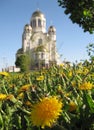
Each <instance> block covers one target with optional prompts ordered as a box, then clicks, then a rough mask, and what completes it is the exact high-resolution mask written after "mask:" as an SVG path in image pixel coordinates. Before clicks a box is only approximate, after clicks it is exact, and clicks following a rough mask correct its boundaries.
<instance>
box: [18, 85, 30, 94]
mask: <svg viewBox="0 0 94 130" xmlns="http://www.w3.org/2000/svg"><path fill="white" fill-rule="evenodd" d="M30 86H31V85H30V84H26V85H24V86H22V87H21V88H20V92H22V91H27V90H29V88H30Z"/></svg>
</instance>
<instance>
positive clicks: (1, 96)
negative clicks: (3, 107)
mask: <svg viewBox="0 0 94 130" xmlns="http://www.w3.org/2000/svg"><path fill="white" fill-rule="evenodd" d="M6 97H7V95H6V94H2V93H1V94H0V101H2V100H5V99H6Z"/></svg>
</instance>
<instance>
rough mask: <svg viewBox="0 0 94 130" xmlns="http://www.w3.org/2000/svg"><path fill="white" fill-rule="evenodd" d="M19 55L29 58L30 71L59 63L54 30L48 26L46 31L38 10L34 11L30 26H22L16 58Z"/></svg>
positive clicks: (41, 15)
mask: <svg viewBox="0 0 94 130" xmlns="http://www.w3.org/2000/svg"><path fill="white" fill-rule="evenodd" d="M21 54H28V55H29V56H30V59H31V65H30V69H35V68H38V69H39V68H42V67H47V68H48V67H49V66H51V65H52V64H57V65H58V64H60V62H61V61H60V56H59V54H58V52H57V49H56V28H55V27H54V26H49V28H48V30H46V18H45V15H44V14H43V13H42V12H41V11H40V10H36V11H35V12H34V13H33V14H32V16H31V20H30V24H26V25H25V26H24V30H23V34H22V48H20V49H19V50H18V51H17V53H16V58H17V57H18V56H20V55H21Z"/></svg>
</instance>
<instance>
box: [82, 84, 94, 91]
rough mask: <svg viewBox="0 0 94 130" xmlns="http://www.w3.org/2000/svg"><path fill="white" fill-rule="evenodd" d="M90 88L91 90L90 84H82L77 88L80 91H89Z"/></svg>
mask: <svg viewBox="0 0 94 130" xmlns="http://www.w3.org/2000/svg"><path fill="white" fill-rule="evenodd" d="M92 88H93V85H92V83H90V82H84V83H83V84H82V85H80V86H79V89H80V90H90V89H92Z"/></svg>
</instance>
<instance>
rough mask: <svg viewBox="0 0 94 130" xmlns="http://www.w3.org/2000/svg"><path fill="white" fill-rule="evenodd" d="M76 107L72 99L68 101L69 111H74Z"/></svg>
mask: <svg viewBox="0 0 94 130" xmlns="http://www.w3.org/2000/svg"><path fill="white" fill-rule="evenodd" d="M76 108H77V105H76V103H75V102H73V101H71V102H70V103H69V111H70V112H72V111H75V110H76Z"/></svg>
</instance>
